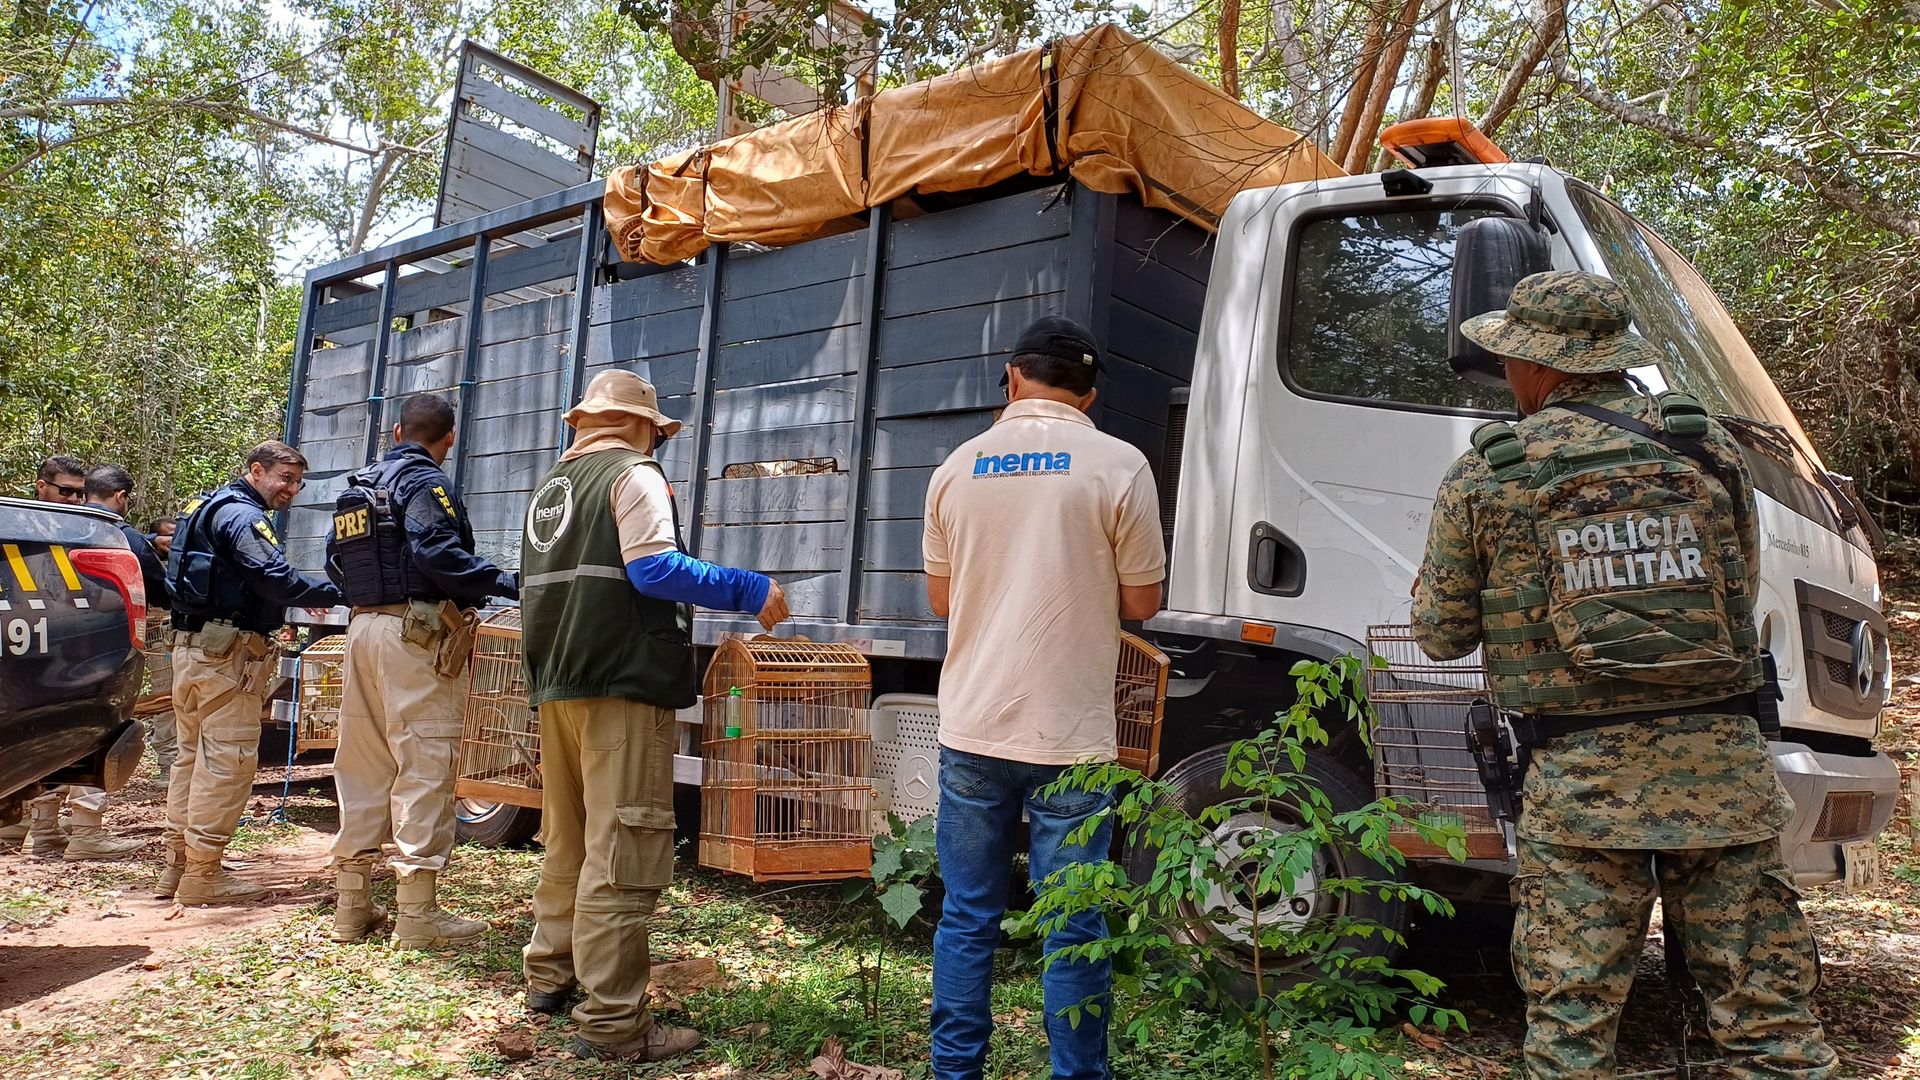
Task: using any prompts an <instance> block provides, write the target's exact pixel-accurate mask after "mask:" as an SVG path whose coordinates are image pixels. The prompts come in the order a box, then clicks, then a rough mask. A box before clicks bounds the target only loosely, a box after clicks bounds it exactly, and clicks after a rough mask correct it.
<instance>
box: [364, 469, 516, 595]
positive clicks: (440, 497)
mask: <svg viewBox="0 0 1920 1080" xmlns="http://www.w3.org/2000/svg"><path fill="white" fill-rule="evenodd" d="M380 463H381V464H382V465H384V466H387V467H388V468H391V469H397V470H398V473H399V475H398V476H396V477H394V479H393V480H392V481H391V482H390V488H389V490H390V491H391V492H392V497H393V501H394V506H395V511H396V513H398V514H399V515H400V516H401V518H402V519H403V520H404V521H405V522H406V534H407V553H408V554H409V555H410V556H411V557H412V559H413V567H414V570H415V571H417V572H418V574H419V576H420V577H421V578H422V579H424V580H423V582H422V583H423V584H424V585H425V586H426V588H427V590H428V591H427V594H426V595H424V596H421V597H416V599H421V600H451V601H453V602H454V603H455V604H457V605H459V606H460V607H463V608H469V607H479V606H481V605H482V604H484V603H486V600H487V598H488V597H489V596H506V597H512V598H515V599H517V598H518V597H519V596H520V585H519V581H518V579H517V578H516V577H515V576H514V575H513V574H512V573H510V572H508V571H505V570H502V569H500V568H499V567H498V566H495V565H494V564H493V563H491V562H489V561H487V560H486V559H483V558H481V557H480V556H478V555H476V554H474V552H473V547H474V540H473V526H472V524H471V523H470V522H469V521H468V520H467V508H466V507H465V506H464V505H462V503H461V502H460V495H459V492H457V491H456V490H454V486H453V481H451V480H449V479H447V474H446V473H444V472H442V471H441V470H440V466H438V465H436V464H434V462H433V457H432V455H430V454H428V453H427V451H426V448H425V447H423V446H420V445H419V444H418V443H401V444H400V445H399V446H396V447H394V448H393V449H391V450H389V451H387V453H386V455H385V456H383V457H382V458H381V459H380ZM389 475H391V474H389Z"/></svg>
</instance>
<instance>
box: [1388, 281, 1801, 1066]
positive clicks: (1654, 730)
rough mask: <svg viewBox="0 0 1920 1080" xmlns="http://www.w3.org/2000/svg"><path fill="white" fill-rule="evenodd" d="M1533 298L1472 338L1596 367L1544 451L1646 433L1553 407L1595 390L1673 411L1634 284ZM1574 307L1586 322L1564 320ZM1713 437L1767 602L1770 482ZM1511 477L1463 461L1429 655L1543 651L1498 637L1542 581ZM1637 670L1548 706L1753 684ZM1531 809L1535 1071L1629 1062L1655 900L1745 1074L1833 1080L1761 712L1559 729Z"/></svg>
mask: <svg viewBox="0 0 1920 1080" xmlns="http://www.w3.org/2000/svg"><path fill="white" fill-rule="evenodd" d="M1540 279H1547V280H1545V281H1542V280H1540ZM1514 309H1521V310H1522V314H1521V315H1520V316H1503V315H1502V314H1500V313H1494V314H1492V315H1489V316H1481V317H1479V319H1476V320H1470V321H1469V324H1468V327H1467V329H1468V332H1469V334H1470V335H1471V336H1473V337H1474V338H1475V340H1478V341H1481V343H1482V344H1483V345H1485V346H1486V347H1487V348H1488V349H1489V350H1490V351H1492V352H1494V353H1496V354H1498V355H1502V356H1517V357H1521V358H1523V359H1527V360H1532V361H1533V362H1535V363H1538V364H1541V365H1544V366H1548V367H1553V368H1556V369H1559V370H1562V371H1567V372H1570V373H1576V377H1575V378H1572V379H1570V380H1568V381H1566V382H1564V383H1562V384H1560V385H1559V386H1557V387H1555V388H1554V389H1553V391H1552V392H1551V393H1549V395H1548V396H1547V399H1546V402H1545V404H1544V406H1543V407H1542V408H1541V410H1540V411H1538V412H1536V413H1534V414H1533V415H1531V416H1528V417H1526V418H1525V419H1523V420H1521V421H1520V422H1519V423H1518V424H1517V425H1515V428H1516V429H1517V432H1518V434H1519V436H1520V439H1521V442H1522V444H1523V445H1524V447H1525V452H1526V459H1527V460H1528V461H1529V462H1540V461H1542V460H1544V459H1546V458H1548V457H1550V456H1552V455H1553V454H1554V452H1555V451H1556V450H1557V449H1559V448H1560V447H1562V446H1565V445H1567V444H1576V445H1578V446H1579V447H1580V448H1581V449H1582V450H1583V451H1584V450H1586V449H1587V448H1588V447H1602V446H1604V445H1606V444H1609V443H1625V442H1629V441H1632V440H1638V439H1639V436H1635V435H1630V434H1628V433H1627V432H1625V431H1624V430H1622V429H1620V428H1618V427H1614V426H1612V425H1609V424H1605V423H1602V422H1601V421H1599V420H1596V419H1591V418H1589V417H1586V416H1583V415H1580V414H1578V413H1574V412H1569V411H1566V410H1563V409H1556V408H1551V406H1553V405H1555V404H1560V403H1571V402H1587V403H1591V404H1593V405H1598V406H1601V407H1604V408H1608V409H1611V410H1613V411H1615V412H1620V413H1624V414H1626V415H1628V416H1633V417H1640V418H1643V419H1646V420H1648V422H1651V423H1655V426H1656V427H1657V426H1659V425H1658V423H1657V422H1655V421H1656V420H1657V417H1649V416H1648V415H1647V414H1648V412H1649V409H1648V406H1647V402H1646V399H1645V398H1644V397H1643V396H1641V395H1639V394H1637V393H1636V392H1635V391H1634V390H1633V389H1632V388H1631V387H1629V386H1628V384H1627V383H1626V382H1625V380H1624V379H1622V378H1621V377H1620V376H1619V375H1618V374H1617V372H1618V371H1620V370H1623V369H1625V368H1626V367H1630V366H1640V365H1643V364H1648V363H1651V362H1653V360H1654V359H1655V357H1653V356H1652V355H1651V347H1650V346H1648V345H1647V344H1646V343H1645V342H1644V341H1643V340H1642V339H1640V338H1638V337H1636V336H1634V335H1632V334H1631V333H1627V332H1625V330H1624V325H1625V305H1624V297H1623V296H1622V295H1621V294H1620V290H1619V289H1618V287H1617V286H1613V285H1612V284H1610V283H1607V282H1605V281H1603V280H1602V279H1599V278H1595V277H1593V276H1591V275H1586V274H1579V273H1575V272H1555V273H1551V274H1546V275H1535V277H1534V278H1529V279H1527V280H1526V281H1523V282H1522V283H1521V284H1520V285H1519V286H1517V287H1516V288H1515V290H1514V307H1513V308H1510V311H1512V310H1514ZM1614 309H1617V310H1618V315H1619V318H1618V324H1619V329H1616V330H1612V331H1610V332H1609V331H1604V330H1601V331H1595V330H1591V329H1586V330H1583V329H1582V328H1581V326H1580V324H1581V323H1583V322H1586V323H1591V322H1599V323H1601V324H1602V325H1607V324H1608V318H1607V317H1608V315H1609V313H1610V312H1611V311H1613V310H1614ZM1569 311H1570V312H1573V313H1574V317H1573V318H1570V319H1568V320H1567V322H1568V323H1571V324H1573V325H1572V327H1569V326H1567V325H1555V324H1554V323H1552V322H1551V321H1550V320H1551V319H1552V317H1553V316H1554V315H1555V313H1556V312H1569ZM1543 316H1544V318H1543ZM1476 324H1477V325H1476ZM1490 324H1491V325H1490ZM1476 331H1477V332H1476ZM1641 441H1644V440H1641ZM1700 441H1701V443H1702V444H1703V445H1704V448H1705V449H1706V451H1707V453H1708V455H1709V456H1710V457H1711V458H1712V459H1713V461H1714V464H1715V465H1716V466H1717V467H1716V468H1715V469H1714V472H1715V474H1716V475H1718V476H1722V477H1726V478H1730V479H1732V480H1733V482H1734V484H1735V485H1736V486H1737V488H1738V490H1736V491H1728V490H1727V489H1726V487H1725V486H1724V485H1722V484H1720V483H1718V482H1716V483H1713V484H1710V485H1708V487H1709V488H1711V489H1712V491H1713V498H1712V503H1711V510H1710V516H1712V517H1714V518H1715V519H1716V521H1717V522H1721V523H1730V526H1731V527H1727V528H1720V529H1718V530H1717V535H1718V536H1719V537H1721V538H1722V540H1723V546H1724V547H1725V548H1726V550H1723V551H1722V553H1721V554H1722V556H1723V559H1724V560H1725V562H1724V565H1725V566H1729V567H1732V568H1734V569H1735V570H1736V571H1739V572H1738V573H1735V574H1731V575H1728V578H1727V580H1725V581H1724V590H1725V593H1726V595H1727V597H1728V598H1729V599H1731V598H1738V597H1751V596H1753V595H1754V594H1755V591H1756V589H1757V587H1758V570H1759V567H1758V559H1757V552H1758V546H1757V543H1756V536H1755V526H1754V518H1753V506H1752V495H1751V484H1750V481H1749V479H1748V477H1747V474H1746V471H1745V467H1744V465H1743V463H1742V462H1741V459H1740V455H1739V451H1738V448H1737V446H1736V445H1735V444H1734V443H1733V441H1732V439H1731V438H1730V437H1729V436H1728V435H1727V433H1726V432H1725V430H1724V429H1723V428H1721V427H1720V426H1719V425H1718V424H1710V425H1709V426H1708V430H1707V433H1706V435H1705V437H1704V438H1703V439H1701V440H1700ZM1495 472H1496V470H1495V468H1494V467H1493V466H1492V465H1491V464H1489V462H1488V461H1487V460H1486V456H1485V455H1483V454H1482V453H1481V452H1480V451H1479V450H1477V449H1476V450H1472V451H1469V452H1468V453H1467V454H1465V455H1464V456H1462V457H1461V458H1460V459H1459V460H1458V461H1456V462H1455V463H1454V465H1453V467H1452V469H1450V470H1449V471H1448V473H1447V477H1446V479H1445V480H1444V481H1443V482H1442V484H1441V487H1440V492H1439V495H1438V497H1437V499H1436V502H1435V505H1434V514H1433V521H1432V526H1431V529H1430V532H1429V534H1428V538H1427V551H1426V558H1425V561H1424V564H1423V565H1422V567H1421V573H1420V579H1419V581H1418V583H1417V584H1416V587H1415V594H1414V604H1413V623H1414V633H1415V636H1416V638H1417V639H1418V641H1419V643H1420V645H1421V648H1422V649H1423V650H1425V651H1426V652H1427V653H1428V654H1429V655H1430V656H1433V657H1436V658H1453V657H1458V656H1464V655H1466V654H1468V653H1470V652H1472V651H1473V650H1474V649H1475V648H1477V647H1480V646H1481V645H1482V643H1483V641H1484V642H1486V643H1487V644H1488V646H1489V648H1488V653H1489V656H1490V657H1494V656H1496V654H1497V655H1499V656H1512V655H1515V654H1516V653H1518V654H1521V655H1522V656H1524V652H1525V647H1524V646H1513V645H1503V646H1500V647H1498V648H1496V647H1495V646H1494V644H1493V643H1494V642H1495V641H1502V640H1505V641H1511V640H1514V639H1515V638H1516V637H1519V636H1522V635H1518V634H1516V633H1514V632H1513V629H1512V628H1513V626H1514V625H1515V620H1517V619H1519V618H1521V617H1522V616H1520V615H1518V614H1515V613H1514V608H1515V607H1516V606H1517V605H1516V604H1515V603H1514V597H1515V596H1516V595H1517V594H1520V593H1523V592H1524V591H1525V590H1526V589H1527V588H1528V587H1533V588H1534V589H1536V590H1537V588H1538V583H1539V581H1540V580H1541V574H1542V573H1543V569H1542V567H1543V558H1542V550H1541V544H1540V540H1539V539H1538V537H1537V535H1536V526H1535V522H1534V519H1533V515H1532V514H1531V513H1530V512H1529V509H1528V505H1527V502H1526V499H1527V496H1528V493H1527V491H1526V490H1525V489H1524V488H1523V486H1522V485H1521V484H1518V483H1513V482H1504V481H1502V480H1500V479H1497V478H1496V476H1495ZM1503 475H1504V474H1503ZM1614 486H1615V488H1616V489H1617V490H1616V492H1615V494H1617V496H1618V498H1619V500H1620V503H1619V505H1622V506H1624V505H1630V504H1631V503H1632V501H1633V496H1634V492H1633V491H1632V490H1631V489H1630V484H1627V483H1624V482H1622V483H1618V484H1616V485H1614ZM1602 509H1605V508H1602ZM1728 607H1729V610H1730V611H1732V612H1734V614H1732V615H1731V616H1730V618H1729V622H1730V623H1731V624H1732V625H1733V628H1734V630H1735V632H1736V638H1737V640H1739V641H1741V642H1743V643H1744V642H1746V641H1750V640H1751V631H1752V615H1751V612H1750V610H1748V609H1747V608H1745V607H1742V606H1740V605H1738V604H1729V605H1728ZM1502 628H1505V629H1507V631H1508V632H1507V633H1506V635H1505V636H1504V637H1503V636H1502V634H1501V629H1502ZM1554 647H1558V646H1557V643H1547V644H1542V645H1540V646H1539V648H1541V649H1546V648H1554ZM1746 650H1747V651H1748V652H1752V651H1753V650H1752V647H1751V646H1746ZM1510 669H1511V670H1525V669H1526V665H1525V664H1524V663H1516V664H1512V665H1510ZM1495 679H1496V686H1498V685H1499V681H1498V680H1499V676H1497V675H1496V676H1495ZM1510 679H1511V680H1512V682H1516V683H1520V684H1522V689H1521V692H1522V693H1524V692H1525V690H1526V688H1527V685H1528V684H1539V683H1542V682H1548V681H1553V680H1559V681H1560V683H1561V684H1563V685H1566V684H1569V682H1571V683H1572V684H1574V685H1576V686H1579V685H1580V684H1581V680H1587V682H1586V683H1585V685H1584V688H1585V689H1587V690H1589V691H1592V690H1593V689H1594V686H1593V684H1594V683H1595V682H1598V683H1606V682H1608V681H1609V680H1607V679H1606V678H1604V677H1596V676H1593V675H1591V674H1587V673H1580V672H1574V673H1569V672H1567V671H1564V670H1554V671H1541V670H1525V673H1524V674H1521V675H1513V676H1510ZM1623 685H1625V686H1626V687H1627V689H1625V690H1624V691H1621V692H1610V696H1609V698H1608V700H1606V701H1605V703H1604V707H1590V708H1585V709H1582V708H1579V707H1569V708H1565V709H1555V710H1544V709H1543V710H1540V711H1542V712H1548V711H1551V712H1555V713H1581V712H1587V713H1594V714H1597V713H1604V712H1620V711H1634V710H1648V709H1657V708H1660V707H1661V706H1663V705H1668V704H1673V703H1686V702H1694V701H1701V700H1710V699H1714V698H1724V697H1729V696H1732V695H1734V694H1737V693H1741V692H1743V691H1745V690H1749V689H1752V680H1751V679H1748V678H1744V677H1743V678H1742V679H1741V680H1740V681H1738V682H1736V683H1734V684H1730V685H1725V686H1718V687H1706V688H1701V687H1694V686H1669V687H1657V686H1648V685H1646V684H1641V683H1634V684H1623ZM1601 689H1602V690H1604V689H1605V688H1604V687H1601ZM1703 691H1704V692H1703ZM1523 804H1524V809H1523V811H1522V816H1521V819H1520V823H1519V828H1518V834H1519V842H1520V851H1519V855H1520V868H1519V874H1518V876H1517V877H1515V879H1514V881H1513V885H1512V895H1513V900H1514V903H1515V906H1516V908H1517V916H1516V920H1515V925H1514V937H1513V959H1514V965H1515V971H1516V975H1518V977H1519V979H1520V982H1521V985H1522V988H1523V989H1524V990H1525V991H1526V994H1527V1002H1528V1008H1527V1041H1526V1051H1525V1060H1526V1067H1527V1074H1528V1075H1529V1076H1535V1077H1546V1076H1551V1077H1556V1078H1565V1077H1607V1076H1611V1075H1613V1071H1614V1053H1613V1044H1614V1035H1615V1032H1616V1030H1617V1027H1618V1024H1619V1017H1620V1010H1621V1007H1622V1006H1623V1005H1624V1004H1625V1001H1626V997H1627V991H1628V989H1629V987H1630V986H1631V985H1632V981H1633V969H1634V964H1635V961H1636V960H1637V959H1638V957H1639V954H1640V950H1641V948H1642V945H1643V942H1644V940H1645V935H1646V930H1647V924H1648V920H1649V917H1650V915H1651V913H1652V907H1653V900H1654V897H1655V896H1659V897H1660V898H1661V900H1662V904H1663V906H1664V908H1665V910H1666V911H1667V913H1668V919H1669V926H1670V928H1672V927H1673V926H1674V924H1675V923H1678V924H1679V926H1678V927H1677V932H1678V933H1679V934H1680V936H1681V940H1682V944H1683V946H1684V950H1685V955H1686V957H1687V966H1688V969H1689V971H1690V972H1691V973H1692V974H1693V976H1694V978H1695V979H1696V980H1697V981H1698V982H1699V984H1700V986H1701V989H1702V990H1703V992H1704V993H1705V996H1706V998H1707V1002H1708V1006H1709V1019H1710V1021H1711V1028H1712V1032H1713V1037H1714V1040H1715V1041H1716V1042H1717V1043H1718V1044H1719V1046H1720V1048H1721V1051H1722V1052H1723V1054H1724V1055H1725V1056H1726V1057H1727V1059H1728V1061H1729V1062H1730V1064H1729V1065H1728V1067H1727V1068H1728V1071H1729V1072H1730V1073H1731V1074H1732V1075H1735V1076H1740V1077H1762V1076H1765V1077H1784V1076H1804V1077H1823V1076H1828V1075H1831V1074H1832V1072H1833V1069H1834V1054H1833V1051H1832V1050H1831V1049H1829V1048H1828V1047H1827V1045H1826V1044H1825V1041H1824V1038H1823V1036H1822V1033H1821V1030H1820V1026H1819V1023H1818V1021H1816V1020H1815V1019H1814V1017H1813V1015H1812V1013H1811V1012H1810V1011H1809V1009H1808V1007H1807V999H1808V997H1809V996H1810V995H1811V993H1812V991H1813V988H1814V984H1815V981H1816V972H1817V960H1816V957H1815V953H1814V945H1813V940H1812V936H1811V934H1810V932H1809V931H1808V928H1807V924H1806V920H1805V919H1804V917H1803V916H1802V915H1801V912H1800V907H1799V903H1798V899H1797V896H1798V894H1797V892H1796V890H1795V887H1794V884H1793V875H1792V873H1791V871H1789V870H1788V869H1787V867H1786V864H1785V862H1784V861H1783V859H1782V857H1781V851H1780V841H1779V835H1780V830H1781V828H1782V827H1783V826H1784V825H1785V824H1786V822H1787V820H1788V819H1789V818H1790V817H1791V816H1792V804H1791V802H1790V801H1789V800H1788V798H1787V795H1786V792H1785V790H1784V789H1783V788H1782V787H1781V786H1780V782H1779V779H1778V778H1777V777H1776V775H1775V773H1774V770H1773V763H1772V759H1771V756H1770V754H1769V753H1768V749H1767V744H1766V741H1765V739H1764V738H1763V737H1762V736H1761V734H1760V732H1759V728H1758V724H1757V722H1756V721H1755V720H1754V719H1753V718H1752V717H1749V716H1742V715H1727V714H1724V713H1719V714H1716V713H1712V712H1702V713H1698V714H1687V715H1679V716H1671V717H1667V718H1663V719H1661V720H1658V721H1637V722H1628V723H1623V724H1620V725H1617V726H1612V727H1602V728H1596V729H1592V730H1587V731H1579V732H1572V733H1569V734H1566V735H1562V736H1558V737H1554V738H1550V739H1549V740H1548V741H1547V743H1546V744H1545V745H1544V746H1541V747H1539V748H1537V749H1535V750H1534V752H1533V754H1532V764H1531V767H1530V768H1529V770H1528V774H1527V779H1526V784H1525V791H1524V796H1523ZM1669 932H1675V930H1674V929H1670V931H1669Z"/></svg>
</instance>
